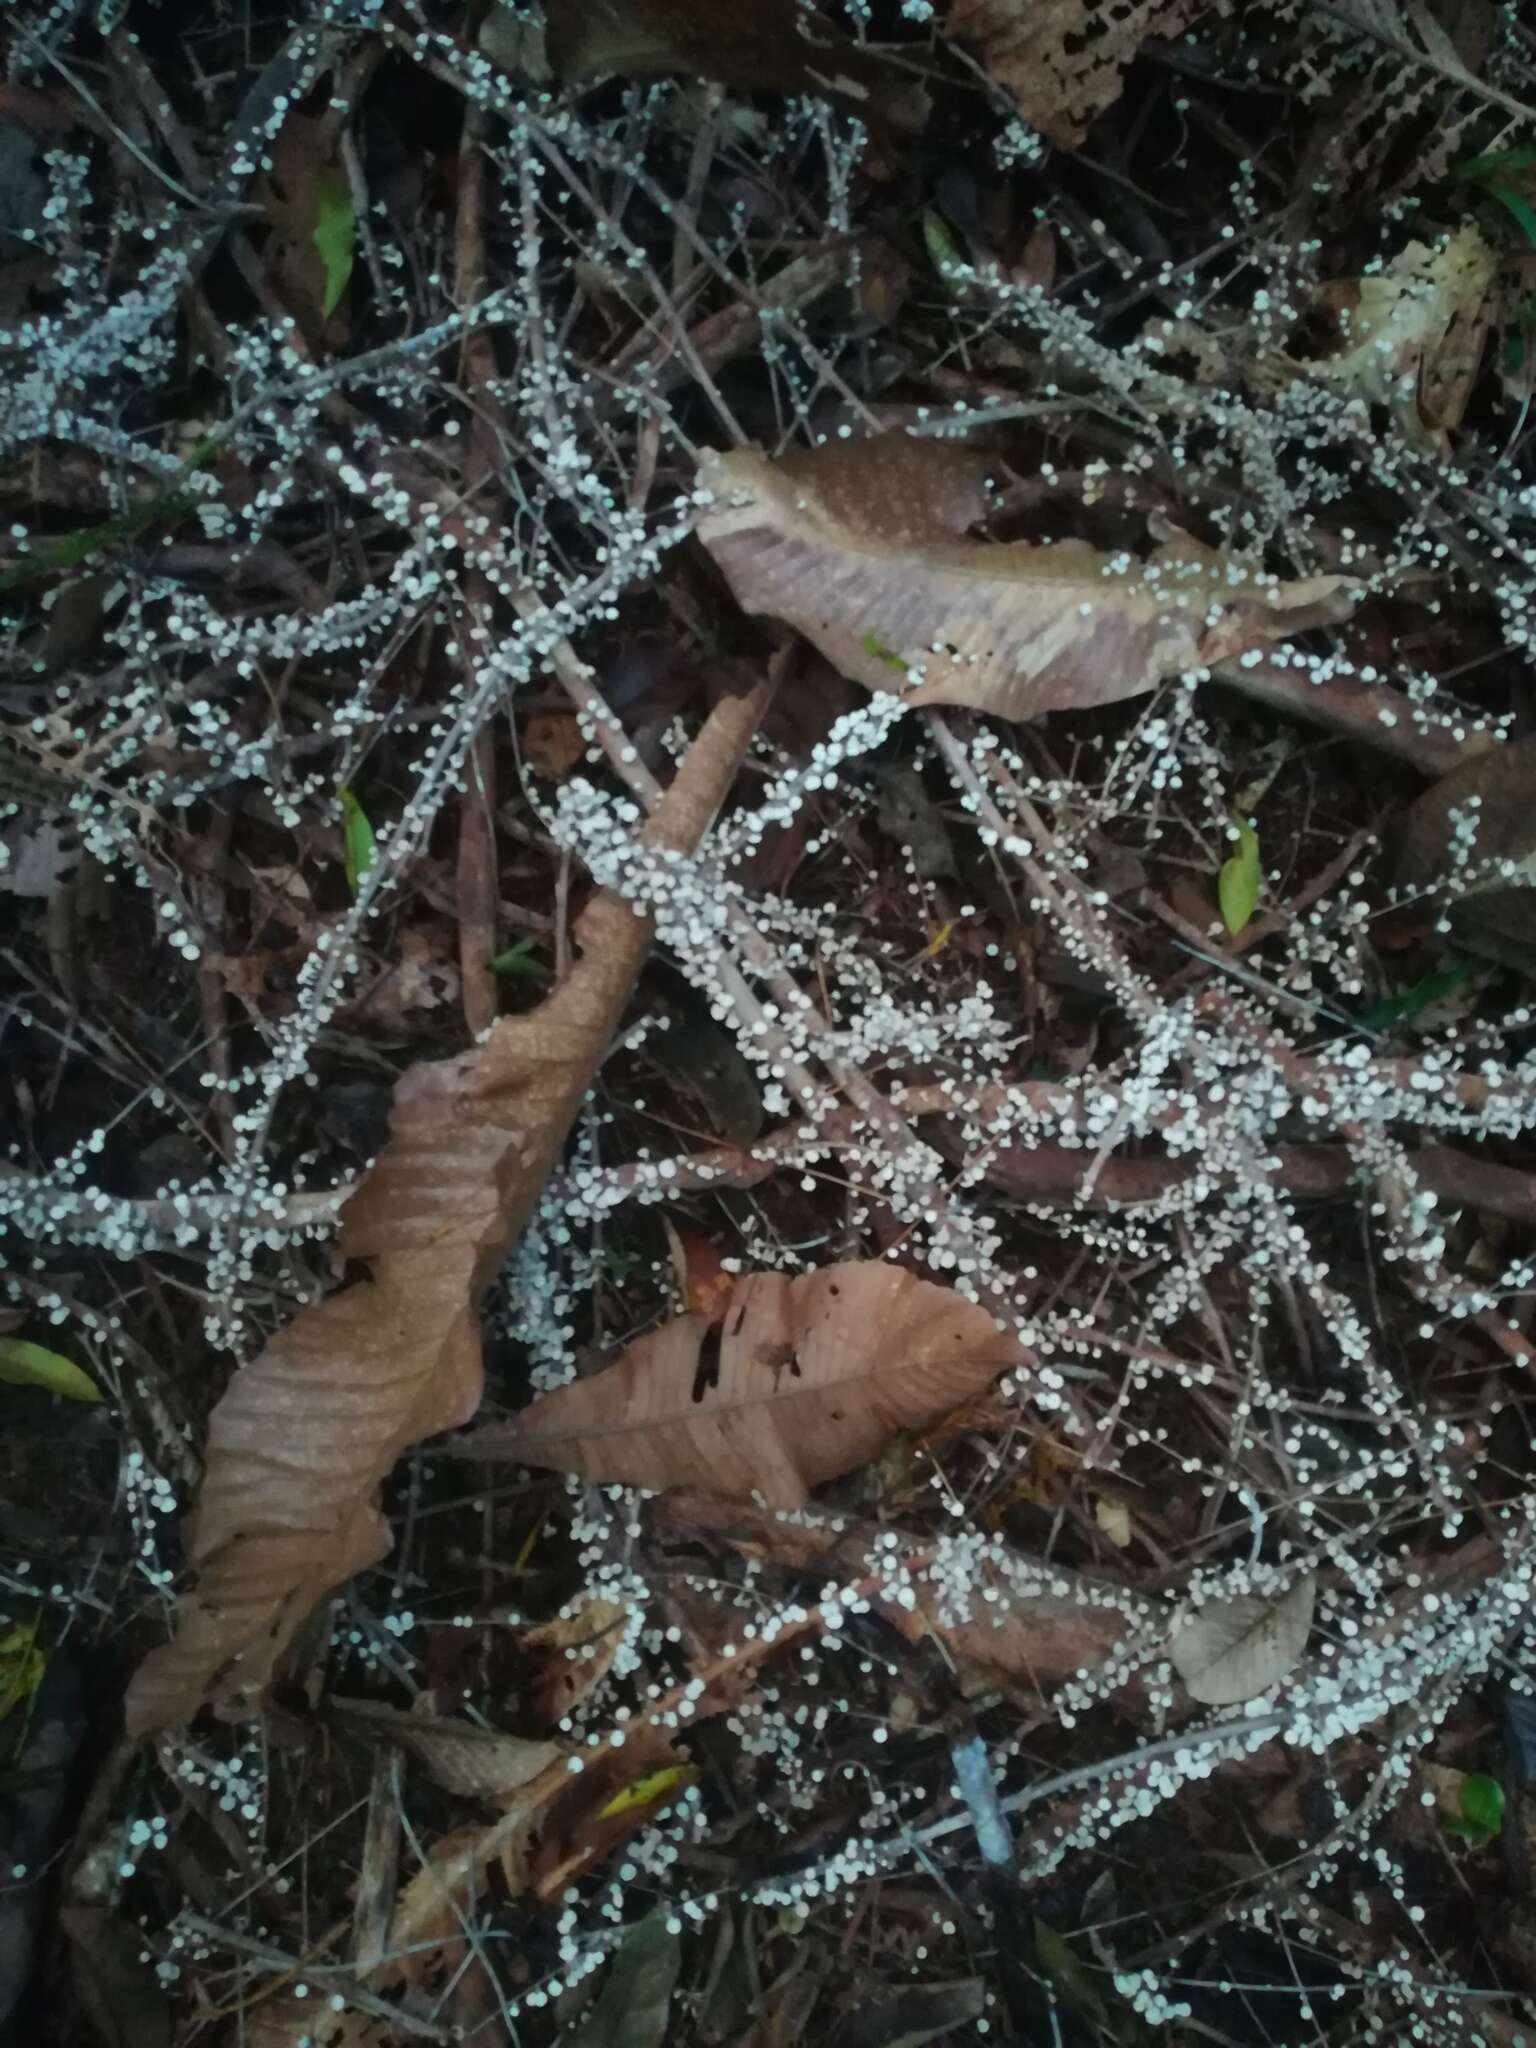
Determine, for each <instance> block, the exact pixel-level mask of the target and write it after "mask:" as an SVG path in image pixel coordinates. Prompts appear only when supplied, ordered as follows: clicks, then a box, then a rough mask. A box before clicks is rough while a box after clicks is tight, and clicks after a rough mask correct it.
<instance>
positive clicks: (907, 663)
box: [698, 433, 1348, 719]
mask: <svg viewBox="0 0 1536 2048" xmlns="http://www.w3.org/2000/svg"><path fill="white" fill-rule="evenodd" d="M997 468H998V465H997V461H996V458H995V457H993V458H989V457H988V456H986V455H984V454H983V453H982V452H981V451H980V450H978V449H973V448H962V447H956V446H954V445H947V444H945V443H943V442H939V441H935V440H932V439H926V438H920V437H915V436H911V435H907V434H904V433H890V434H883V435H880V436H878V437H875V438H871V439H869V440H864V441H853V442H842V443H835V442H834V443H829V444H828V445H827V446H826V447H824V448H816V449H812V450H810V451H807V452H805V453H800V454H794V455H789V456H786V457H784V458H782V459H781V460H779V461H776V462H770V461H769V460H768V459H767V458H766V457H764V456H762V455H759V454H757V453H755V452H754V451H753V450H751V449H736V450H734V451H732V452H731V453H730V454H728V455H716V454H707V455H706V456H705V457H704V459H703V461H702V463H701V469H700V477H701V481H702V482H703V483H705V484H706V485H707V486H708V488H709V489H710V490H711V491H712V492H713V493H714V495H715V499H716V503H715V506H714V508H713V509H712V510H711V511H710V512H708V513H707V514H706V515H705V517H704V519H703V520H702V521H701V523H700V526H699V529H698V531H699V537H700V539H701V540H702V541H703V542H704V545H705V546H706V547H707V548H708V549H709V551H710V553H711V554H712V555H713V556H714V558H715V561H716V562H717V563H718V565H719V567H720V569H721V570H722V572H723V573H724V575H725V577H726V580H727V581H728V582H729V584H730V585H731V588H732V590H733V591H734V592H735V594H736V597H737V599H738V601H739V602H740V603H741V605H742V606H743V607H744V608H745V609H746V610H747V611H750V612H764V613H767V614H768V615H769V616H770V617H772V618H777V619H783V620H785V621H786V622H787V623H788V624H790V625H792V626H794V627H796V628H797V629H798V631H800V632H801V633H803V634H804V635H805V636H806V638H807V639H808V640H810V641H812V642H813V643H814V644H815V645H816V646H817V647H819V648H820V649H821V651H822V653H823V654H825V655H826V657H827V659H828V660H829V661H830V662H832V663H833V665H834V666H835V667H837V668H839V669H840V670H841V671H842V672H843V674H844V675H846V676H850V677H852V678H853V680H854V681H856V682H859V683H862V684H864V686H865V687H866V688H867V689H871V690H895V691H898V692H900V694H901V695H902V696H903V697H904V698H905V700H906V701H907V702H908V703H911V704H963V705H969V706H970V707H971V708H972V709H974V710H978V711H989V712H993V713H995V714H996V715H997V716H999V717H1002V718H1016V719H1028V718H1035V717H1038V716H1039V715H1040V714H1041V713H1042V712H1046V711H1060V710H1067V709H1074V708H1078V709H1080V708H1085V707H1089V706H1092V705H1097V704H1110V703H1115V702H1117V701H1118V700H1119V699H1121V698H1123V697H1134V696H1137V695H1139V694H1140V693H1141V692H1143V691H1146V690H1150V689H1152V688H1153V687H1154V686H1155V685H1156V684H1157V683H1159V682H1161V681H1162V680H1163V679H1164V678H1165V677H1167V676H1172V675H1177V674H1179V673H1181V672H1183V671H1185V670H1189V669H1196V668H1202V667H1205V666H1208V665H1209V664H1210V663H1211V662H1213V661H1223V662H1225V661H1231V660H1232V659H1233V658H1234V657H1235V656H1236V655H1237V654H1239V653H1241V652H1243V651H1244V650H1245V649H1248V648H1251V647H1258V646H1262V645H1264V644H1266V643H1268V642H1270V641H1272V640H1276V639H1280V638H1283V637H1284V636H1285V635H1287V634H1289V633H1293V632H1298V631H1300V630H1302V629H1303V628H1304V627H1308V626H1314V625H1318V624H1321V623H1324V622H1325V621H1331V620H1337V619H1338V618H1340V617H1342V616H1343V615H1344V613H1345V612H1346V611H1347V609H1348V604H1347V600H1346V599H1345V598H1344V596H1343V590H1344V579H1342V578H1341V577H1338V576H1313V577H1308V578H1305V579H1304V580H1302V581H1299V582H1282V581H1281V580H1280V579H1278V578H1277V577H1274V576H1264V575H1261V574H1259V573H1258V572H1247V571H1244V570H1242V569H1240V568H1239V566H1238V565H1237V564H1236V563H1235V562H1233V561H1231V560H1230V559H1229V558H1228V557H1225V556H1223V555H1221V554H1219V553H1218V552H1217V551H1216V550H1214V549H1211V548H1208V547H1204V546H1203V545H1201V544H1200V543H1198V542H1196V541H1194V540H1192V539H1191V538H1190V536H1188V535H1184V534H1180V535H1176V536H1174V537H1172V538H1171V539H1169V540H1167V541H1165V542H1164V543H1163V544H1162V545H1160V546H1159V547H1157V548H1156V549H1155V550H1154V552H1153V553H1152V554H1151V555H1150V556H1149V558H1148V559H1147V560H1146V561H1144V562H1133V561H1131V560H1130V559H1129V558H1128V557H1126V556H1124V555H1121V556H1119V557H1114V558H1111V557H1109V556H1107V555H1104V554H1101V553H1100V552H1099V551H1098V550H1097V549H1096V548H1093V547H1091V546H1089V545H1088V543H1087V542H1086V541H1078V540H1067V541H1058V542H1055V543H1054V544H1048V545H1036V544H1033V543H1030V542H1024V541H1014V542H1006V543H994V542H988V541H985V540H980V539H975V538H970V537H968V529H970V528H972V527H974V526H976V525H977V524H978V523H979V522H980V521H981V520H982V519H983V518H984V517H985V516H986V513H987V510H988V506H989V495H988V488H987V486H988V479H989V477H990V476H992V475H995V474H996V472H997Z"/></svg>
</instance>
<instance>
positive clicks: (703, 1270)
mask: <svg viewBox="0 0 1536 2048" xmlns="http://www.w3.org/2000/svg"><path fill="white" fill-rule="evenodd" d="M661 1221H662V1227H663V1228H664V1229H665V1231H666V1233H667V1249H668V1250H669V1251H670V1252H671V1254H672V1271H673V1274H674V1275H675V1277H676V1279H677V1291H678V1293H679V1294H680V1295H681V1296H682V1301H683V1307H684V1309H685V1310H686V1311H687V1313H688V1314H689V1315H691V1316H699V1317H701V1318H702V1319H703V1321H705V1322H706V1323H719V1322H723V1321H724V1320H725V1312H726V1309H727V1308H728V1307H729V1306H730V1301H731V1296H732V1294H733V1293H734V1291H735V1288H736V1280H737V1276H736V1274H734V1273H727V1272H726V1270H725V1266H724V1264H723V1262H722V1260H721V1257H720V1254H719V1252H718V1251H717V1250H716V1249H715V1247H714V1246H713V1245H712V1244H711V1243H710V1241H709V1239H708V1238H707V1237H706V1236H705V1235H704V1234H703V1232H702V1231H699V1230H693V1229H691V1228H690V1227H689V1226H688V1225H687V1224H686V1223H674V1222H673V1221H672V1218H671V1217H670V1216H663V1217H662V1219H661Z"/></svg>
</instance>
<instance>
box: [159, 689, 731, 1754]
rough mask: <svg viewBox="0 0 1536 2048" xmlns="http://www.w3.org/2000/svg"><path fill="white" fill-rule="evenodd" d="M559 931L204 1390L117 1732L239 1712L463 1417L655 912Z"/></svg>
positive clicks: (381, 1549)
mask: <svg viewBox="0 0 1536 2048" xmlns="http://www.w3.org/2000/svg"><path fill="white" fill-rule="evenodd" d="M759 710H760V704H759V703H757V702H754V701H752V700H749V699H747V698H737V699H731V700H728V701H726V702H724V703H722V704H721V705H720V706H719V707H718V708H717V710H716V711H715V712H714V713H712V714H711V718H710V721H709V723H708V724H707V725H706V726H705V728H704V731H703V732H702V733H701V734H700V737H699V739H698V740H697V742H696V743H695V745H694V747H693V748H692V749H691V750H690V752H689V754H688V756H687V758H686V759H685V761H684V762H683V764H682V766H681V767H680V768H679V770H678V773H677V776H676V778H675V780H674V782H673V784H672V787H671V788H670V789H669V790H668V792H667V794H666V796H665V797H664V798H663V799H662V802H661V804H660V805H659V806H658V808H657V810H656V812H655V814H654V816H653V817H652V819H651V820H650V822H649V823H648V824H647V826H646V827H645V834H644V836H645V837H646V838H647V839H648V840H649V841H650V842H651V843H652V844H657V845H669V846H678V847H688V846H691V845H692V844H693V843H695V841H696V840H697V839H698V837H699V836H700V834H701V833H702V832H703V830H704V828H705V826H706V825H707V824H708V822H709V820H710V819H711V818H712V817H713V815H714V812H715V809H716V808H717V806H718V804H719V802H720V800H721V798H722V796H723V794H724V792H725V790H726V789H727V788H728V787H729V786H730V783H731V780H732V778H733V776H734V774H735V770H736V765H737V762H738V760H739V758H740V752H741V749H742V748H743V747H744V746H745V744H746V740H747V739H748V738H749V737H750V734H751V731H752V730H753V727H754V723H755V720H756V717H757V715H758V712H759ZM575 939H576V944H577V946H578V948H579V952H580V961H579V964H578V965H577V967H576V969H575V970H574V972H572V973H571V974H570V976H569V977H568V978H567V979H566V981H565V982H563V983H562V984H561V986H560V987H559V988H558V989H557V990H556V991H555V992H554V994H553V995H551V996H550V997H549V998H548V1000H547V1001H546V1002H544V1003H543V1004H542V1005H541V1006H540V1007H539V1008H538V1009H537V1010H534V1011H531V1012H529V1013H528V1014H527V1015H526V1016H523V1017H516V1018H506V1017H504V1018H502V1019H500V1020H499V1021H498V1023H497V1024H496V1025H495V1026H494V1027H493V1029H492V1031H491V1033H490V1035H489V1037H488V1038H486V1039H485V1040H484V1041H483V1042H482V1043H481V1044H480V1045H478V1046H477V1047H475V1048H474V1049H473V1050H472V1051H470V1052H467V1053H464V1054H461V1055H460V1056H459V1057H458V1058H456V1059H449V1060H441V1061H434V1062H422V1063H421V1064H419V1065H417V1066H415V1067H412V1068H410V1069H409V1070H408V1071H407V1072H406V1073H405V1074H404V1075H403V1076H402V1077H401V1079H400V1080H399V1082H398V1083H397V1084H396V1086H395V1091H394V1097H393V1107H392V1113H391V1127H390V1138H389V1143H388V1144H387V1145H386V1147H385V1149H384V1151H383V1153H382V1154H381V1155H380V1157H379V1158H378V1160H377V1161H376V1162H375V1164H374V1166H373V1168H372V1170H371V1171H370V1173H369V1174H368V1175H367V1177H366V1178H365V1179H364V1180H363V1181H361V1182H360V1183H359V1185H358V1188H357V1190H356V1192H355V1193H354V1194H353V1196H352V1197H351V1199H350V1200H349V1201H348V1202H347V1204H346V1207H345V1209H344V1210H343V1211H342V1219H341V1231H340V1237H339V1244H338V1250H339V1253H340V1257H341V1260H342V1261H343V1262H344V1263H345V1264H348V1265H351V1266H353V1267H354V1268H356V1267H362V1268H364V1269H365V1270H364V1272H363V1273H362V1274H361V1275H359V1276H357V1277H349V1278H348V1279H347V1280H346V1281H345V1282H344V1284H343V1285H342V1286H341V1287H339V1288H338V1289H337V1291H336V1292H335V1293H333V1294H331V1295H328V1296H327V1297H326V1298H325V1299H324V1300H322V1301H319V1302H317V1303H315V1304H314V1305H313V1306H311V1307H309V1308H306V1309H304V1310H302V1311H301V1312H300V1313H299V1314H298V1315H297V1316H296V1317H295V1318H294V1319H293V1321H292V1322H290V1323H288V1324H287V1325H286V1326H285V1327H284V1328H283V1329H280V1330H279V1331H278V1332H277V1334H276V1335H275V1336H274V1337H273V1338H272V1339H271V1340H270V1342H269V1343H268V1344H267V1345H266V1347H265V1349H264V1350H263V1351H262V1352H261V1353H260V1355H259V1356H258V1357H257V1358H255V1359H254V1360H253V1361H252V1362H251V1364H249V1365H248V1366H246V1367H245V1368H244V1370H243V1371H241V1372H239V1373H237V1374H236V1376H235V1378H234V1380H233V1381H232V1382H231V1384H230V1387H229V1390H228V1391H227V1393H226V1394H225V1395H224V1397H223V1399H222V1400H221V1401H220V1402H219V1404H218V1406H217V1407H216V1408H215V1410H214V1412H213V1417H212V1420H211V1422H210V1425H209V1442H208V1452H207V1459H206V1463H205V1468H204V1476H203V1486H202V1492H201V1494H200V1496H199V1499H198V1502H197V1506H196V1509H195V1511H194V1513H193V1515H192V1517H191V1519H190V1521H189V1523H188V1526H187V1529H186V1547H187V1554H188V1557H189V1560H190V1562H191V1564H192V1565H193V1567H194V1569H195V1571H196V1573H197V1583H196V1585H195V1586H194V1587H193V1588H192V1589H191V1590H190V1591H189V1592H187V1593H186V1594H184V1595H183V1597H182V1600H181V1603H180V1607H179V1609H178V1615H177V1624H178V1625H177V1634H176V1638H175V1641H174V1642H172V1643H169V1644H167V1645H165V1646H164V1647H162V1648H160V1649H157V1650H154V1651H152V1652H151V1653H150V1655H149V1656H148V1657H147V1658H146V1659H145V1661H144V1663H143V1664H142V1665H141V1666H140V1668H139V1670H138V1671H137V1672H136V1673H135V1674H134V1678H133V1681H132V1684H131V1686H130V1689H129V1698H128V1721H129V1725H130V1727H131V1728H132V1729H133V1731H134V1732H135V1733H138V1734H143V1733H146V1732H148V1731H149V1730H151V1729H154V1728H160V1727H165V1726H168V1725H170V1724H172V1723H174V1722H177V1721H182V1720H185V1719H187V1718H188V1717H189V1716H191V1715H192V1714H194V1713H196V1712H197V1710H198V1708H199V1707H200V1706H202V1705H203V1704H204V1702H205V1701H208V1702H212V1703H215V1704H217V1705H218V1706H219V1707H220V1708H221V1710H223V1711H226V1712H230V1713H235V1714H239V1713H248V1712H251V1711H253V1710H254V1708H255V1706H256V1704H257V1702H258V1701H259V1699H260V1696H261V1693H262V1692H263V1690H264V1689H265V1687H266V1685H267V1684H268V1682H269V1681H270V1679H271V1676H272V1673H273V1670H274V1667H275V1666H276V1663H277V1661H278V1659H279V1658H280V1657H281V1656H282V1654H283V1652H284V1651H285V1650H286V1648H287V1646H288V1644H289V1643H290V1642H291V1641H292V1639H293V1636H294V1634H295V1632H296V1631H297V1629H298V1628H299V1627H300V1625H301V1624H302V1622H303V1621H304V1619H305V1617H306V1616H307V1615H308V1614H309V1613H310V1611H311V1610H312V1609H313V1608H314V1607H315V1606H316V1605H317V1604H318V1603H319V1602H320V1601H321V1600H322V1599H324V1597H325V1596H326V1595H327V1594H328V1593H329V1592H330V1591H331V1590H332V1589H333V1588H334V1587H336V1586H338V1585H340V1584H341V1583H342V1581H343V1580H345V1579H348V1578H350V1577H351V1576H352V1574H353V1573H354V1572H357V1571H361V1570H363V1569H364V1568H365V1567H366V1566H368V1565H370V1564H374V1563H376V1562H377V1561H378V1560H379V1559H380V1558H381V1557H383V1556H384V1555H385V1554H386V1553H387V1551H388V1549H389V1530H388V1525H387V1524H386V1522H385V1520H384V1517H383V1515H382V1514H381V1512H380V1510H379V1505H378V1491H379V1487H380V1485H381V1484H382V1482H383V1480H384V1477H385V1475H386V1474H387V1473H388V1471H389V1469H390V1467H391V1466H392V1465H393V1464H394V1462H395V1460H396V1458H397V1457H399V1455H400V1453H401V1452H402V1451H404V1450H405V1449H406V1448H407V1447H408V1446H409V1445H411V1444H414V1443H417V1442H419V1441H420V1440H421V1439H422V1438H423V1437H426V1436H431V1435H433V1434H435V1433H436V1432H437V1431H439V1430H443V1429H451V1428H455V1427H457V1426H459V1425H461V1424H463V1423H465V1422H467V1421H468V1420H469V1418H470V1417H471V1415H473V1413H474V1411H475V1408H476V1406H477V1405H478V1403H479V1399H480V1381H481V1360H480V1328H479V1306H480V1301H481V1297H482V1296H483V1294H484V1291H485V1289H486V1287H487V1286H488V1285H489V1284H490V1281H491V1278H492V1276H493V1275H494V1274H495V1273H496V1271H497V1270H498V1268H499V1267H500V1265H501V1262H502V1260H503V1259H504V1258H505V1256H506V1252H507V1249H508V1246H509V1245H510V1244H511V1242H512V1240H513V1238H514V1237H515V1236H516V1234H517V1232H518V1231H519V1230H521V1228H522V1226H523V1224H524V1222H525V1221H526V1219H527V1217H528V1215H529V1213H530V1211H531V1210H532V1208H533V1205H534V1203H535V1202H536V1201H537V1199H538V1196H539V1191H540V1189H541V1187H542V1186H543V1183H544V1180H545V1177H546V1175H547V1174H548V1172H549V1169H550V1167H551V1166H552V1165H553V1164H554V1161H555V1160H556V1158H557V1157H558V1156H559V1152H560V1147H561V1146H562V1144H563V1143H564V1141H565V1135H566V1132H567V1130H568V1129H569V1127H570V1123H571V1119H572V1117H573V1116H574V1115H575V1113H576V1110H577V1108H578V1107H579V1105H580V1103H581V1101H582V1098H583V1097H584V1095H585V1094H586V1091H587V1088H588V1086H589V1085H590V1082H591V1079H592V1076H593V1074H594V1073H595V1071H596V1069H597V1064H598V1062H599V1060H600V1059H601V1058H602V1055H603V1053H604V1051H605V1049H606V1047H607V1045H608V1041H609V1039H610V1037H611V1036H612V1033H613V1029H614V1026H615V1024H616V1023H617V1021H618V1018H619V1016H620V1014H621V1012H622V1010H623V1007H624V1004H625V1002H626V1000H627V998H628V995H629V991H630V988H631V986H632V984H633V982H634V979H635V977H636V975H637V974H638V973H639V971H640V968H641V967H642V965H643V964H644V962H645V958H646V955H647V953H648V952H649V950H650V942H651V930H650V925H649V923H648V921H647V920H646V919H644V918H642V917H640V916H638V915H636V913H635V912H634V911H632V910H631V909H629V907H628V906H627V905H626V904H625V903H624V902H623V900H622V899H621V898H619V897H618V896H615V895H613V894H612V893H610V892H608V891H600V892H599V893H598V894H597V895H596V896H594V897H593V898H592V900H591V902H590V903H589V904H588V906H587V908H586V910H585V911H584V912H583V913H582V916H581V918H580V920H579V922H578V923H577V926H576V929H575Z"/></svg>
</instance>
